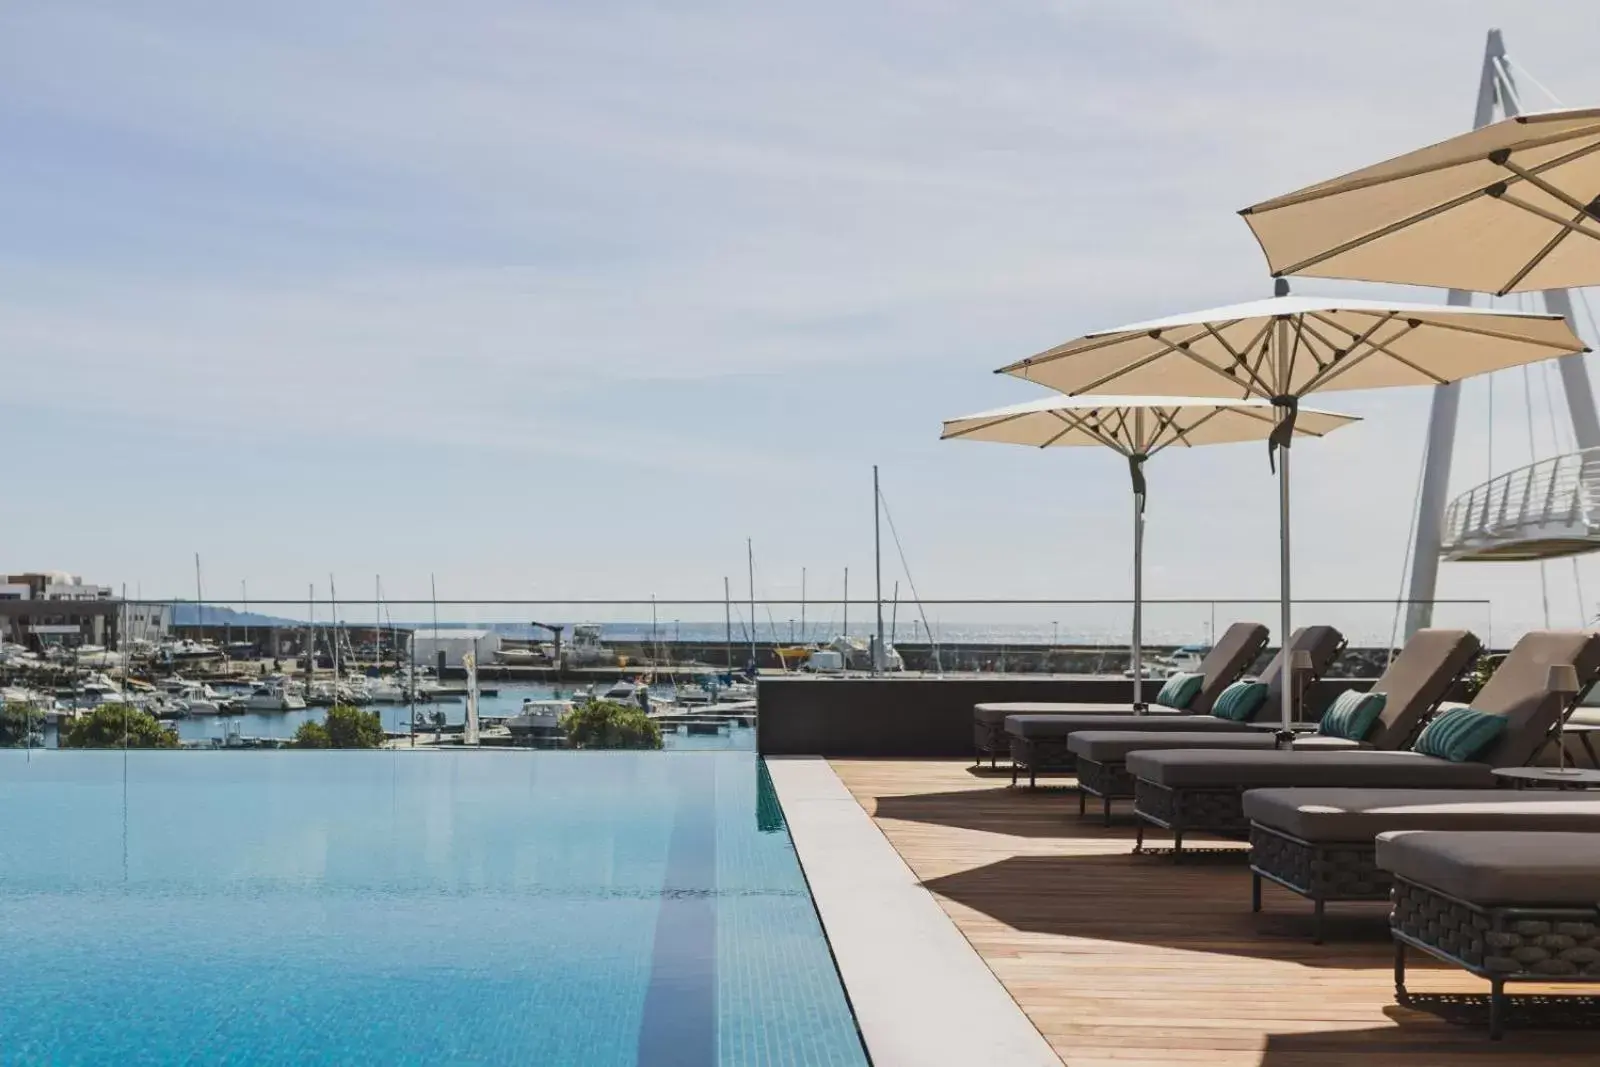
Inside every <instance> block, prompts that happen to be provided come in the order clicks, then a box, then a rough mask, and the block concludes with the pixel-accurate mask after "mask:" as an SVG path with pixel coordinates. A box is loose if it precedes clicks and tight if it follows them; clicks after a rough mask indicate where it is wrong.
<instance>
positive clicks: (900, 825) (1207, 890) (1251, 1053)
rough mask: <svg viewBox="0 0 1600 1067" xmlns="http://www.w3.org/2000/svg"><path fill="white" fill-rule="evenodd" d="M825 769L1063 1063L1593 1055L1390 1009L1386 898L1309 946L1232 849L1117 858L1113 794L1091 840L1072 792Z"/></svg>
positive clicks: (1434, 982) (1385, 1066) (907, 772)
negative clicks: (1254, 888) (1255, 903)
mask: <svg viewBox="0 0 1600 1067" xmlns="http://www.w3.org/2000/svg"><path fill="white" fill-rule="evenodd" d="M832 766H833V768H834V770H835V771H836V772H837V773H838V775H839V777H840V778H841V779H842V780H843V781H844V783H845V785H846V786H847V787H848V788H849V789H850V791H851V793H852V794H854V796H855V797H856V799H857V800H858V801H859V802H860V803H861V805H862V806H863V807H864V808H865V809H866V810H867V812H868V813H869V814H871V815H873V816H874V818H875V819H876V821H877V823H878V825H879V826H880V827H881V828H882V829H883V832H884V833H885V834H886V835H887V836H888V838H889V840H890V842H891V843H892V844H893V845H894V847H895V848H896V849H897V850H898V851H899V852H900V855H901V856H903V857H904V858H905V860H906V862H907V863H908V864H909V865H910V866H911V868H912V870H913V871H914V872H915V873H916V874H917V876H918V878H920V879H921V880H922V882H923V884H924V885H926V886H927V887H928V888H929V889H930V890H932V891H933V892H934V894H935V895H936V897H937V899H938V900H939V902H940V903H941V904H942V905H943V907H944V909H945V911H946V912H947V913H948V914H949V916H950V917H951V919H952V920H954V921H955V923H956V925H957V926H958V927H959V928H960V930H961V931H962V933H964V934H965V935H966V937H967V939H968V940H969V941H970V942H971V943H972V945H973V947H974V948H976V949H977V951H978V952H979V954H980V955H981V956H982V957H983V959H984V960H985V962H987V963H988V965H989V967H990V968H991V969H992V970H993V971H994V973H995V974H996V976H998V977H999V979H1000V981H1001V982H1003V983H1004V984H1005V986H1006V988H1007V989H1008V990H1009V991H1010V992H1011V995H1012V996H1013V997H1015V998H1016V1000H1017V1002H1018V1003H1019V1004H1020V1005H1021V1006H1022V1008H1023V1010H1024V1011H1026V1012H1027V1014H1028V1016H1029V1017H1030V1018H1031V1019H1032V1020H1033V1021H1034V1023H1035V1024H1036V1025H1037V1026H1038V1027H1039V1030H1040V1031H1041V1032H1042V1033H1043V1034H1044V1036H1045V1037H1046V1039H1048V1040H1049V1042H1050V1044H1051V1046H1052V1047H1053V1048H1054V1049H1055V1050H1056V1052H1057V1053H1058V1054H1059V1055H1060V1056H1061V1058H1062V1059H1063V1060H1064V1061H1065V1062H1066V1063H1067V1064H1068V1065H1069V1067H1096V1065H1106V1067H1110V1065H1113V1064H1114V1065H1116V1067H1136V1065H1148V1067H1163V1065H1177V1064H1207V1065H1217V1067H1258V1065H1260V1067H1339V1065H1344V1064H1351V1063H1359V1064H1370V1065H1375V1067H1376V1065H1381V1067H1389V1065H1393V1067H1428V1065H1433V1064H1487V1063H1495V1064H1501V1063H1503V1064H1517V1065H1519V1067H1546V1065H1556V1064H1561V1065H1567V1064H1571V1065H1573V1067H1577V1065H1579V1064H1585V1065H1593V1064H1596V1063H1600V1033H1597V1032H1596V1031H1593V1030H1589V1031H1580V1030H1522V1031H1520V1032H1519V1031H1516V1030H1513V1031H1511V1032H1509V1033H1508V1034H1507V1036H1506V1039H1505V1041H1503V1042H1499V1043H1490V1042H1489V1041H1488V1039H1487V1035H1486V1032H1485V1031H1484V1030H1483V1029H1481V1028H1480V1027H1479V1026H1477V1025H1458V1024H1457V1023H1452V1022H1449V1021H1446V1019H1444V1018H1442V1017H1441V1016H1440V1015H1438V1014H1434V1013H1433V1012H1432V1011H1428V1012H1423V1011H1416V1010H1408V1009H1402V1008H1399V1007H1397V1006H1396V1005H1395V1003H1394V995H1393V993H1394V987H1393V982H1392V975H1391V962H1392V958H1393V955H1392V950H1391V948H1390V943H1389V939H1388V935H1387V924H1386V923H1385V922H1384V919H1383V916H1384V914H1385V907H1384V906H1382V905H1356V906H1352V905H1342V906H1330V912H1329V921H1328V928H1327V929H1328V936H1329V939H1328V942H1327V943H1326V944H1324V945H1313V944H1311V943H1310V940H1309V936H1308V935H1309V930H1310V905H1309V904H1308V903H1307V902H1306V901H1304V900H1302V899H1300V898H1299V897H1296V896H1294V895H1293V894H1291V893H1288V892H1287V891H1284V890H1281V889H1278V888H1277V887H1271V886H1269V887H1268V889H1267V891H1266V897H1265V901H1264V909H1263V912H1262V914H1260V915H1252V914H1251V912H1250V879H1249V875H1248V872H1247V870H1246V869H1245V867H1244V865H1243V864H1242V863H1240V862H1238V860H1237V858H1235V857H1229V856H1220V855H1212V856H1209V857H1206V856H1201V857H1196V858H1194V859H1193V860H1188V859H1186V860H1185V862H1184V863H1183V864H1182V865H1181V866H1174V865H1173V864H1172V862H1171V861H1170V860H1169V859H1166V858H1162V857H1160V856H1134V855H1131V842H1132V837H1133V831H1132V829H1131V825H1132V824H1131V821H1130V817H1129V815H1128V814H1127V810H1126V809H1127V805H1126V802H1124V803H1123V804H1122V805H1120V806H1119V807H1120V809H1121V815H1120V818H1119V819H1118V820H1117V825H1116V826H1114V827H1113V828H1111V829H1105V828H1102V826H1101V825H1100V822H1099V819H1098V816H1092V817H1090V818H1087V819H1083V820H1081V821H1080V820H1079V818H1078V815H1077V810H1078V804H1077V799H1076V795H1075V794H1073V793H1069V792H1064V791H1062V790H1040V791H1037V792H1030V791H1028V790H1024V789H1016V790H1013V789H1009V788H1007V787H1006V783H1007V780H1008V779H1006V778H993V777H983V776H979V775H978V774H977V773H975V772H973V771H969V770H968V769H967V767H966V766H965V765H964V764H962V763H949V762H917V761H856V760H834V761H832ZM1148 843H1150V844H1152V845H1160V844H1162V843H1164V842H1163V839H1162V838H1160V837H1153V838H1151V839H1150V840H1149V842H1148ZM1195 844H1196V845H1202V844H1203V842H1201V841H1196V842H1195ZM1218 845H1219V847H1226V846H1224V844H1223V843H1221V842H1219V843H1218ZM1235 847H1236V846H1235ZM1407 984H1408V987H1409V988H1410V990H1411V992H1412V993H1413V994H1419V995H1420V994H1429V995H1433V994H1437V995H1439V997H1438V1000H1437V1002H1436V1003H1437V1005H1438V1009H1439V1011H1441V1012H1453V1013H1456V1014H1457V1015H1458V1016H1459V1014H1460V1013H1462V1012H1467V1013H1472V1014H1475V1013H1477V1012H1479V1011H1480V1010H1481V1008H1482V1005H1481V1003H1480V1002H1479V1001H1478V1000H1477V999H1476V996H1474V997H1472V998H1467V1002H1466V1003H1465V1004H1460V1003H1451V1001H1452V998H1451V997H1450V996H1449V995H1451V994H1455V995H1457V999H1460V998H1459V995H1460V994H1474V995H1478V994H1482V993H1483V992H1485V991H1486V989H1487V983H1484V982H1480V981H1478V980H1476V979H1474V978H1472V977H1471V976H1470V975H1467V974H1465V973H1464V972H1460V971H1455V970H1451V969H1447V968H1443V967H1434V966H1431V965H1429V964H1428V963H1426V962H1424V961H1423V960H1421V959H1418V958H1416V954H1413V959H1412V963H1411V968H1410V973H1409V975H1408V982H1407ZM1518 988H1519V987H1515V986H1514V987H1512V989H1513V992H1516V991H1517V989H1518ZM1520 988H1522V989H1523V990H1526V991H1530V992H1531V991H1532V988H1531V987H1520ZM995 1067H1002V1065H995Z"/></svg>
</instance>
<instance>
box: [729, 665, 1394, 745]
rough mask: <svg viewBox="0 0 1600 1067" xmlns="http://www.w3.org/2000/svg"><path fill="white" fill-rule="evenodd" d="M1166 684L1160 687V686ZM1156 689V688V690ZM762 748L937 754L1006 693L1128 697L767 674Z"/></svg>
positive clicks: (759, 721) (1127, 684) (1329, 689)
mask: <svg viewBox="0 0 1600 1067" xmlns="http://www.w3.org/2000/svg"><path fill="white" fill-rule="evenodd" d="M1371 684H1372V683H1371V681H1370V680H1367V681H1361V680H1355V679H1345V678H1340V679H1336V680H1329V681H1322V682H1318V683H1317V684H1316V685H1315V686H1313V687H1312V689H1311V692H1310V693H1309V694H1307V706H1308V707H1309V708H1312V709H1315V711H1316V713H1317V714H1321V711H1322V709H1323V708H1326V707H1327V706H1328V704H1329V703H1330V702H1331V701H1332V700H1333V698H1334V697H1335V696H1337V695H1338V694H1339V693H1341V692H1343V691H1344V690H1346V689H1350V688H1367V687H1369V686H1370V685H1371ZM1157 688H1159V686H1157ZM1150 695H1151V696H1154V695H1155V693H1154V690H1150ZM757 699H758V700H759V702H760V704H759V714H758V715H757V717H756V748H757V750H758V751H759V752H761V753H762V754H763V755H769V756H800V755H812V756H840V757H848V756H858V757H875V758H884V757H888V758H893V757H906V758H923V759H929V758H938V757H952V756H961V757H970V756H971V755H972V706H973V705H974V704H981V703H987V702H990V701H1002V700H1069V701H1094V702H1097V703H1098V702H1106V703H1126V702H1128V701H1130V700H1132V699H1133V682H1132V681H1130V680H1127V679H1122V678H1082V679H1078V678H1028V677H1020V676H1016V675H986V676H981V677H971V678H948V677H947V678H904V677H898V678H807V677H799V678H763V679H761V682H760V684H759V686H758V688H757Z"/></svg>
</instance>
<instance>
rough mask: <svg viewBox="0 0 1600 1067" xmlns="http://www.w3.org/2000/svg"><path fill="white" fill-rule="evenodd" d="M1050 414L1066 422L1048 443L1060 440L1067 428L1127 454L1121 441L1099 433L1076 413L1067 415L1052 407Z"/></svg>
mask: <svg viewBox="0 0 1600 1067" xmlns="http://www.w3.org/2000/svg"><path fill="white" fill-rule="evenodd" d="M1050 414H1052V415H1054V416H1055V417H1056V418H1058V419H1060V420H1061V421H1062V422H1064V423H1066V424H1067V429H1066V430H1062V431H1061V433H1059V434H1056V436H1054V437H1052V438H1051V439H1050V443H1054V442H1056V441H1059V440H1061V438H1062V437H1063V436H1064V435H1065V434H1066V433H1067V431H1068V430H1082V431H1083V432H1084V433H1086V434H1088V435H1089V436H1090V437H1093V438H1094V439H1095V440H1096V441H1099V442H1100V443H1101V444H1103V445H1105V446H1106V447H1107V448H1109V449H1111V450H1112V451H1114V452H1120V453H1122V454H1123V455H1124V456H1125V455H1127V454H1128V450H1127V449H1125V448H1123V447H1122V442H1121V441H1118V440H1116V439H1115V438H1112V437H1107V436H1106V435H1105V434H1103V433H1101V432H1100V431H1099V430H1098V429H1097V428H1095V427H1093V426H1090V425H1089V424H1088V423H1086V422H1084V420H1083V419H1082V418H1080V417H1079V416H1077V415H1068V414H1066V413H1065V412H1063V411H1061V410H1060V409H1056V408H1052V409H1051V411H1050ZM1040 447H1041V448H1044V447H1048V446H1047V445H1041V446H1040Z"/></svg>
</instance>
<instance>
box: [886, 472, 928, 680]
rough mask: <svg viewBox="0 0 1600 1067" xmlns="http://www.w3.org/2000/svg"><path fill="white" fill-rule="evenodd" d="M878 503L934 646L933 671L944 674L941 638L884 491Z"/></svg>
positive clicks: (912, 595)
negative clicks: (934, 629)
mask: <svg viewBox="0 0 1600 1067" xmlns="http://www.w3.org/2000/svg"><path fill="white" fill-rule="evenodd" d="M878 502H879V503H880V504H882V505H883V517H884V518H885V519H887V520H888V522H889V536H890V537H892V538H894V550H895V552H896V553H898V554H899V556H900V569H901V570H903V571H905V572H906V584H907V585H909V586H910V587H911V599H912V600H914V601H916V602H917V614H918V615H920V616H922V628H923V629H924V630H926V631H927V632H928V637H929V639H930V640H931V642H932V644H933V669H934V670H935V671H937V672H938V673H939V674H943V673H944V667H943V666H942V665H941V664H940V662H939V638H938V637H937V635H935V634H934V632H933V627H932V626H929V625H928V613H927V610H926V609H924V608H923V606H922V596H921V595H920V594H919V593H918V592H917V581H916V579H915V578H913V577H911V565H910V564H908V563H907V562H906V550H905V549H904V548H903V547H901V544H900V532H899V531H898V530H896V529H895V528H894V516H893V515H892V514H890V512H889V499H888V497H886V496H884V495H883V490H882V489H879V490H878Z"/></svg>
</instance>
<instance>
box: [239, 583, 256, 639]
mask: <svg viewBox="0 0 1600 1067" xmlns="http://www.w3.org/2000/svg"><path fill="white" fill-rule="evenodd" d="M239 607H240V609H241V610H243V611H244V643H245V644H247V645H248V644H249V643H250V590H249V588H248V587H246V586H245V584H244V579H243V578H240V579H239ZM251 651H252V652H254V651H255V650H254V649H251Z"/></svg>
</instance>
